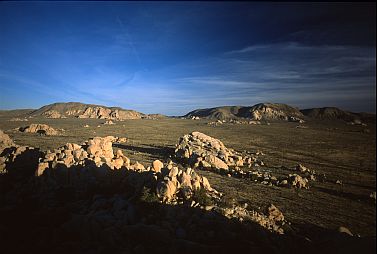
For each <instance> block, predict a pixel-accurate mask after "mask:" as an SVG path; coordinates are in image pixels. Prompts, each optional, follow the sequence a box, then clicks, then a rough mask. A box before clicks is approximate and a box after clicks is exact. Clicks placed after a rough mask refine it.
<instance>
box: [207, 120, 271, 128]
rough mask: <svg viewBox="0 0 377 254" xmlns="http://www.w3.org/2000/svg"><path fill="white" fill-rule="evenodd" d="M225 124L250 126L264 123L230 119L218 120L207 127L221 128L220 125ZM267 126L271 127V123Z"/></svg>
mask: <svg viewBox="0 0 377 254" xmlns="http://www.w3.org/2000/svg"><path fill="white" fill-rule="evenodd" d="M224 123H229V124H249V125H261V124H262V122H260V121H256V120H247V121H246V120H236V119H230V120H228V121H227V120H217V121H214V122H209V123H207V125H209V126H214V127H215V126H219V125H222V124H224ZM266 124H267V125H269V123H266Z"/></svg>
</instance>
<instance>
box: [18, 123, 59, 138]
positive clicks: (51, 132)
mask: <svg viewBox="0 0 377 254" xmlns="http://www.w3.org/2000/svg"><path fill="white" fill-rule="evenodd" d="M19 130H20V131H21V132H27V133H38V134H40V135H47V136H55V135H59V134H60V133H61V132H60V131H59V130H56V129H54V128H52V127H50V126H48V125H47V124H39V123H38V124H34V123H33V124H30V125H29V126H26V127H20V128H19Z"/></svg>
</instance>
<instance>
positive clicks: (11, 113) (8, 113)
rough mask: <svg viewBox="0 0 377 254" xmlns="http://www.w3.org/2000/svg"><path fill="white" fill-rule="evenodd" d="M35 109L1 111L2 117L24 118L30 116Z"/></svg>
mask: <svg viewBox="0 0 377 254" xmlns="http://www.w3.org/2000/svg"><path fill="white" fill-rule="evenodd" d="M34 110H35V109H12V110H0V116H6V117H20V116H21V117H22V116H28V115H29V114H30V113H31V112H33V111H34Z"/></svg>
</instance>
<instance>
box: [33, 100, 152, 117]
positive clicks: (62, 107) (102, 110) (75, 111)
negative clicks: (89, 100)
mask: <svg viewBox="0 0 377 254" xmlns="http://www.w3.org/2000/svg"><path fill="white" fill-rule="evenodd" d="M30 116H44V117H47V118H66V117H77V118H97V119H111V120H126V119H140V118H144V117H145V116H146V115H145V114H143V113H140V112H137V111H134V110H126V109H122V108H119V107H106V106H101V105H94V104H83V103H79V102H68V103H54V104H50V105H46V106H43V107H41V108H40V109H37V110H34V111H33V112H31V113H30Z"/></svg>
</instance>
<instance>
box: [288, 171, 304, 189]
mask: <svg viewBox="0 0 377 254" xmlns="http://www.w3.org/2000/svg"><path fill="white" fill-rule="evenodd" d="M289 182H290V184H291V185H292V186H293V187H295V188H299V189H302V188H304V189H308V188H309V185H308V183H309V181H308V179H306V178H303V177H301V176H300V175H297V174H289Z"/></svg>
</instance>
